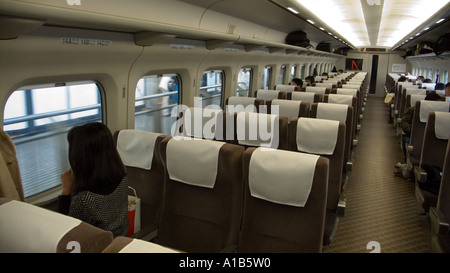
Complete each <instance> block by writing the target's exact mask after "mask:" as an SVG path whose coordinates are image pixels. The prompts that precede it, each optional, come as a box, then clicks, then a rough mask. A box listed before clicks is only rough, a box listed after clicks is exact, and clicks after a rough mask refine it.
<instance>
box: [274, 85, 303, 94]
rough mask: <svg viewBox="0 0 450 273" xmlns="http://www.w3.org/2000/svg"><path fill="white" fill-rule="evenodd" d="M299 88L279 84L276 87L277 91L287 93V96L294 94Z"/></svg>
mask: <svg viewBox="0 0 450 273" xmlns="http://www.w3.org/2000/svg"><path fill="white" fill-rule="evenodd" d="M297 88H298V87H297V86H294V85H287V84H277V85H275V90H279V91H282V92H286V94H287V93H292V92H294V91H295V90H296V89H297Z"/></svg>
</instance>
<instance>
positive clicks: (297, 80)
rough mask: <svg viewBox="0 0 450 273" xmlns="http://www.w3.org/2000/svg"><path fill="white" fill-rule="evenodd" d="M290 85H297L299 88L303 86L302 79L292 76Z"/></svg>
mask: <svg viewBox="0 0 450 273" xmlns="http://www.w3.org/2000/svg"><path fill="white" fill-rule="evenodd" d="M291 85H293V86H298V87H299V88H302V87H303V81H302V80H301V79H299V78H293V79H292V81H291Z"/></svg>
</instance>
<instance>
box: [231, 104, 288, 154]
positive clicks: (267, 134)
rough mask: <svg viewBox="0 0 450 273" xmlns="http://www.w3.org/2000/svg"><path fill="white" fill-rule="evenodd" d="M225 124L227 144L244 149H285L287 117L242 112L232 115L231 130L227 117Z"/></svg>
mask: <svg viewBox="0 0 450 273" xmlns="http://www.w3.org/2000/svg"><path fill="white" fill-rule="evenodd" d="M226 123H227V128H226V130H227V133H226V142H228V143H231V144H235V145H241V146H244V147H266V148H274V149H287V141H288V140H287V137H288V135H287V134H288V132H287V130H288V123H289V120H288V118H287V117H282V116H277V115H270V114H263V113H248V112H242V113H239V114H234V121H233V123H232V124H231V125H233V128H232V129H231V130H230V127H231V125H230V118H229V116H228V120H227V122H226ZM231 131H232V132H231Z"/></svg>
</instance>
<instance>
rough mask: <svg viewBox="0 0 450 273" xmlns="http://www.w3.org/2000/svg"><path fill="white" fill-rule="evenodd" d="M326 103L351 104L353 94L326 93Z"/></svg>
mask: <svg viewBox="0 0 450 273" xmlns="http://www.w3.org/2000/svg"><path fill="white" fill-rule="evenodd" d="M328 103H337V104H345V105H350V106H352V105H353V96H352V95H343V94H329V95H328Z"/></svg>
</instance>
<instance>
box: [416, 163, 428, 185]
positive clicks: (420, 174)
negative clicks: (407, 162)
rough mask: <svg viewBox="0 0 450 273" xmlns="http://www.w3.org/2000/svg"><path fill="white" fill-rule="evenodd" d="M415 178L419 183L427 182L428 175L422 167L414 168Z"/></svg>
mask: <svg viewBox="0 0 450 273" xmlns="http://www.w3.org/2000/svg"><path fill="white" fill-rule="evenodd" d="M414 176H415V177H416V181H417V182H420V183H424V182H427V173H426V172H425V171H424V170H423V169H422V168H421V167H420V166H414Z"/></svg>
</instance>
